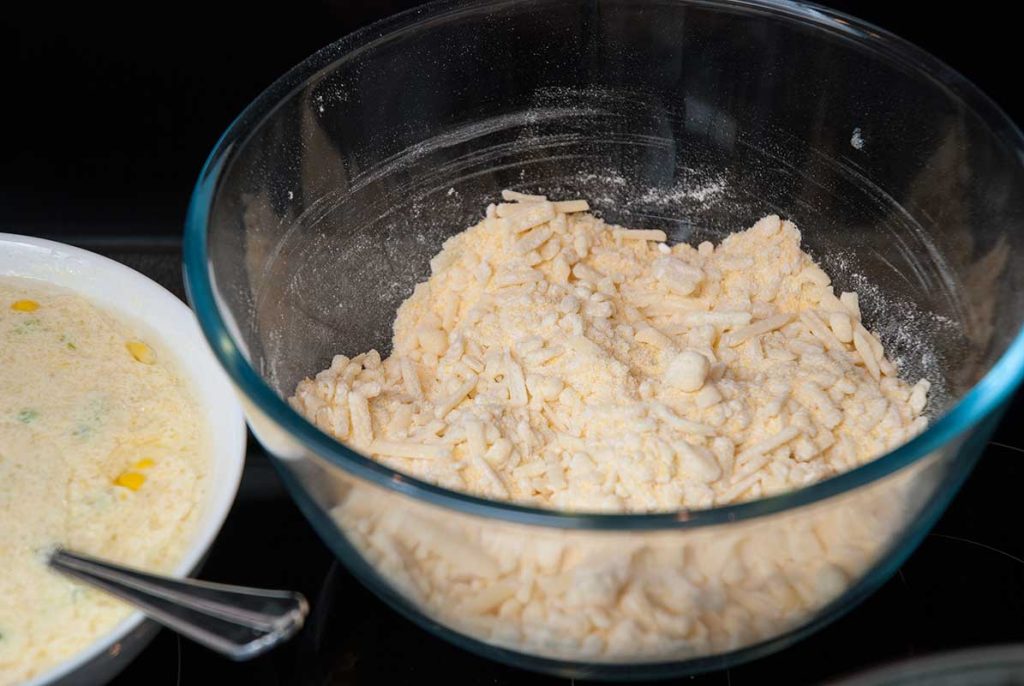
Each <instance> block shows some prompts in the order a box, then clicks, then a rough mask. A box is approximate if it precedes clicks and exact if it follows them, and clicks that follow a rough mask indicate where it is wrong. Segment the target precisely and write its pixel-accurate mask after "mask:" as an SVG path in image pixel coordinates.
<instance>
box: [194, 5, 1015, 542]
mask: <svg viewBox="0 0 1024 686" xmlns="http://www.w3.org/2000/svg"><path fill="white" fill-rule="evenodd" d="M530 2H531V0H470V1H468V2H465V1H463V0H437V1H436V2H431V3H428V4H426V5H423V6H420V7H417V8H413V9H410V10H406V11H405V12H401V13H399V14H396V15H393V16H390V17H387V18H384V19H381V20H379V21H377V22H375V23H372V24H370V25H368V26H365V27H363V28H361V29H358V30H356V31H355V32H353V33H350V34H348V35H346V36H344V37H342V38H340V39H339V40H337V41H335V42H333V43H331V44H330V45H327V46H326V47H324V48H321V49H320V50H319V51H317V52H316V53H314V54H313V55H311V56H310V57H308V58H306V59H305V60H304V61H302V62H301V63H299V64H298V65H297V66H295V67H293V68H292V69H290V70H289V71H288V72H286V73H285V74H284V75H283V76H281V77H280V78H278V79H277V80H276V81H275V82H274V83H273V84H271V85H270V86H269V87H268V88H267V89H266V90H264V91H263V92H262V93H261V94H260V95H259V96H258V97H257V98H256V99H255V100H253V101H252V102H251V103H250V104H249V105H248V106H247V107H246V108H245V109H244V110H243V111H242V112H241V114H239V115H238V117H237V118H236V119H235V120H234V121H233V122H232V123H231V125H230V126H229V127H228V128H227V130H226V131H225V132H224V133H223V134H222V135H221V137H220V139H219V140H218V141H217V143H216V145H215V146H214V148H213V151H212V152H211V153H210V155H209V157H208V158H207V160H206V162H205V164H204V165H203V168H202V170H201V172H200V174H199V178H198V180H197V182H196V185H195V188H194V189H193V193H192V197H191V200H190V202H189V206H188V210H187V215H186V220H185V234H184V243H183V257H184V270H183V273H184V280H185V288H186V292H187V294H188V298H189V301H190V302H191V303H192V305H193V308H194V309H195V311H196V316H197V318H198V320H199V323H200V326H201V328H202V330H203V333H204V335H205V336H206V338H207V341H208V342H209V343H210V346H211V347H212V349H213V352H214V354H215V356H216V357H217V359H218V361H219V362H220V363H221V365H222V366H223V367H224V369H225V371H226V372H227V373H228V375H229V377H230V378H231V380H232V381H233V382H234V384H235V386H236V388H237V389H238V390H239V391H240V392H241V393H242V394H243V395H244V396H245V397H246V399H247V400H248V401H249V402H252V403H253V405H254V406H255V407H256V408H258V409H259V411H260V412H261V413H262V414H263V415H265V416H266V417H267V418H269V419H270V420H271V421H273V422H275V423H276V424H277V425H279V426H280V427H282V428H283V429H285V430H286V431H287V433H288V434H289V435H290V436H291V437H292V438H294V439H297V440H298V441H299V443H300V444H301V445H302V446H303V448H305V449H306V450H308V451H310V452H312V453H313V454H315V455H318V456H320V457H322V458H324V459H326V460H327V461H328V462H330V463H331V464H332V465H333V466H336V467H338V468H341V469H343V470H345V471H346V472H349V473H351V474H353V475H355V476H357V477H359V478H362V479H365V480H367V481H369V482H371V483H374V484H376V485H378V486H381V487H384V488H387V489H390V490H392V491H396V492H398V493H402V494H404V495H406V496H410V497H412V498H415V499H417V500H422V501H424V502H426V503H429V504H432V505H435V506H440V507H444V508H448V509H453V510H457V511H460V512H464V513H467V514H470V515H474V516H478V517H485V518H489V519H498V520H503V521H507V522H512V523H518V524H526V525H533V526H543V527H550V528H557V529H585V530H601V531H636V530H672V529H684V528H694V527H700V526H710V525H718V524H724V523H729V522H735V521H741V520H747V519H753V518H756V517H763V516H768V515H772V514H775V513H780V512H784V511H786V510H791V509H795V508H799V507H803V506H806V505H810V504H813V503H816V502H819V501H823V500H826V499H829V498H832V497H834V496H838V495H841V494H843V493H846V492H849V491H852V490H854V489H856V488H859V487H861V486H864V485H866V484H869V483H871V482H874V481H877V480H878V479H881V478H883V477H885V476H888V475H889V474H892V473H893V472H896V471H898V470H900V469H902V468H904V467H906V466H907V465H910V464H911V463H913V462H916V461H917V460H919V459H921V458H923V457H925V456H926V455H928V454H929V453H930V452H932V451H933V450H935V449H937V448H939V447H941V446H942V445H944V444H946V443H947V442H949V441H951V440H952V439H954V438H955V437H956V436H958V435H959V434H961V433H962V432H964V431H965V430H967V429H969V428H970V427H971V426H973V425H974V424H976V423H978V422H979V421H981V420H982V419H983V418H984V417H986V416H987V415H988V414H990V413H991V412H993V411H994V410H995V409H996V408H997V407H998V406H999V405H1000V404H1001V403H1002V402H1003V401H1005V400H1006V399H1007V398H1008V397H1009V395H1010V393H1011V392H1012V391H1013V389H1014V388H1015V387H1016V386H1017V385H1018V384H1019V383H1020V381H1021V379H1022V377H1024V327H1022V329H1021V330H1019V331H1018V332H1017V335H1016V337H1015V338H1014V340H1013V341H1012V342H1011V343H1010V345H1009V346H1008V347H1007V349H1006V351H1005V352H1004V353H1003V354H1002V356H1000V358H999V359H998V360H997V361H996V363H995V364H994V365H993V366H992V368H991V369H989V371H988V372H987V373H986V374H985V375H984V376H983V377H982V378H981V379H980V380H979V381H978V382H977V383H976V384H975V385H974V386H973V387H972V388H971V389H970V390H969V391H968V392H967V393H966V394H964V396H963V397H962V398H961V399H960V400H959V401H958V402H956V403H955V404H954V405H953V406H952V407H951V408H949V409H948V410H947V411H946V412H945V413H944V414H942V415H941V416H940V417H939V418H938V419H937V420H935V421H934V422H933V423H932V424H930V425H929V426H928V428H927V429H926V430H925V431H924V432H922V433H921V434H919V435H917V436H916V437H914V438H913V439H911V440H910V441H908V442H907V443H904V444H902V445H900V446H898V447H897V448H896V449H894V450H891V451H889V452H887V453H885V454H884V455H881V456H879V457H878V458H876V459H875V460H872V461H871V462H868V463H866V464H864V465H861V466H859V467H857V468H855V469H852V470H850V471H847V472H844V473H842V474H839V475H836V476H834V477H831V478H829V479H825V480H823V481H820V482H817V483H814V484H811V485H809V486H805V487H803V488H800V489H797V490H794V491H789V492H786V493H783V494H780V495H775V496H770V497H767V498H761V499H756V500H751V501H747V502H743V503H738V504H732V505H725V506H721V507H714V508H709V509H704V510H679V511H671V512H657V513H645V514H636V513H579V512H563V511H557V510H548V509H541V508H535V507H529V506H525V505H518V504H514V503H510V502H503V501H496V500H488V499H485V498H479V497H476V496H473V495H469V494H467V493H460V492H457V491H452V490H448V489H445V488H442V487H440V486H435V485H433V484H430V483H427V482H425V481H420V480H418V479H415V478H413V477H410V476H407V475H405V474H402V473H400V472H397V471H395V470H393V469H390V468H388V467H385V466H384V465H382V464H380V463H378V462H375V461H373V460H371V459H370V458H367V457H364V456H363V455H361V454H359V453H357V452H355V451H353V450H351V449H350V448H348V447H346V446H345V445H344V444H343V443H341V442H340V441H337V440H335V439H333V438H331V437H330V436H328V435H327V434H325V433H323V432H321V431H320V430H319V429H317V428H316V427H315V426H314V425H313V424H312V423H310V422H309V421H307V420H306V419H305V418H303V417H302V416H301V415H300V414H299V413H298V412H296V411H295V410H293V409H292V408H291V406H290V405H289V404H288V403H287V402H285V400H284V399H282V398H281V397H280V396H279V395H278V394H277V393H276V392H275V391H274V390H273V389H272V388H270V386H269V385H267V383H266V382H265V381H264V380H263V378H262V377H261V376H260V375H259V374H258V373H257V372H256V370H255V369H253V367H252V365H251V364H250V363H249V361H248V360H247V359H246V357H245V356H244V355H243V354H242V352H241V351H240V349H239V347H238V345H237V344H236V342H235V340H234V338H233V337H232V335H231V333H230V330H229V328H228V326H227V324H226V322H225V319H224V317H223V316H222V314H221V312H220V310H219V307H218V305H217V300H216V297H215V295H214V291H213V276H212V273H211V271H210V269H209V256H208V254H207V249H206V244H207V230H208V219H209V215H210V210H211V208H212V203H213V199H214V196H215V191H216V188H217V185H218V181H219V179H220V175H221V172H222V171H223V170H224V169H225V167H226V166H227V164H228V162H229V161H230V160H231V157H232V153H233V151H234V150H235V149H236V148H239V147H241V146H242V145H244V143H245V142H246V141H247V139H248V137H249V136H250V135H251V134H252V133H253V132H254V131H255V129H256V128H257V127H258V126H259V125H260V124H262V123H263V122H264V121H265V120H266V118H268V117H269V116H270V115H272V114H273V113H274V111H275V110H276V109H277V108H278V107H279V106H280V105H281V104H282V103H283V102H285V101H286V100H287V99H288V98H289V97H290V96H291V95H292V94H294V93H295V92H296V91H297V90H299V89H301V88H302V87H303V86H304V85H305V84H307V83H308V82H310V81H312V80H313V79H315V78H316V77H317V76H318V75H320V73H321V72H322V71H325V70H326V69H328V68H330V67H331V66H332V65H335V64H337V63H339V62H342V61H345V60H350V59H352V58H353V57H355V56H357V55H359V54H361V53H363V52H365V51H367V50H370V49H373V48H374V47H376V46H378V45H381V44H383V43H386V42H389V41H391V40H394V39H396V38H398V37H400V36H402V35H405V34H407V33H409V32H417V31H422V30H426V29H429V28H430V27H431V26H433V25H436V24H438V23H442V22H445V21H448V20H451V19H454V18H457V17H460V16H464V15H467V14H474V13H481V12H486V11H488V10H489V9H492V8H497V7H504V6H508V5H515V4H527V3H530ZM665 4H672V5H680V6H696V7H702V8H710V9H713V10H716V11H721V12H724V13H732V14H745V15H747V16H754V15H764V16H769V17H771V18H772V19H776V20H781V21H788V22H791V23H796V24H803V25H805V26H809V27H811V28H813V29H818V30H821V31H824V32H826V33H830V34H832V35H833V36H835V37H838V38H839V39H841V40H846V41H848V42H849V43H852V44H853V45H855V46H856V47H859V48H861V49H867V50H869V51H872V52H875V53H878V54H880V55H881V56H882V57H884V58H886V59H888V60H890V61H895V62H898V63H902V64H903V66H905V67H910V68H911V69H912V70H914V71H915V72H916V73H918V74H919V75H921V76H924V77H927V78H929V79H930V80H931V81H932V82H933V83H935V84H936V85H937V86H938V87H940V88H942V89H944V90H945V91H946V92H947V94H948V95H950V97H953V98H955V99H957V100H959V101H960V102H962V103H963V104H964V105H965V107H966V111H967V112H970V113H971V114H973V115H974V116H977V117H979V118H980V119H981V120H982V121H983V122H984V123H985V125H986V126H987V127H988V128H989V129H990V131H991V132H992V133H993V135H994V136H995V137H996V138H997V139H999V140H1000V141H1001V142H1002V144H1003V145H1004V146H1005V147H1006V148H1007V149H1009V150H1012V151H1015V152H1016V156H1017V158H1018V159H1019V160H1024V136H1022V135H1021V132H1020V130H1019V129H1018V128H1017V126H1016V125H1015V124H1014V123H1013V121H1012V120H1011V119H1010V118H1009V117H1008V116H1007V115H1006V114H1005V113H1004V112H1003V111H1002V110H1001V109H1000V107H999V106H998V105H996V104H995V103H994V102H993V101H992V100H991V99H989V98H988V96H986V95H985V94H984V93H983V92H982V91H981V90H980V89H978V88H977V87H976V86H974V85H973V84H972V83H971V82H970V81H969V80H968V79H966V78H965V77H963V76H962V75H960V74H959V73H958V72H956V71H955V70H953V69H952V68H950V67H949V66H947V65H946V64H945V63H943V62H942V61H940V60H939V59H938V58H936V57H934V56H932V55H931V54H929V53H928V52H926V51H924V50H923V49H921V48H918V47H917V46H915V45H913V44H911V43H909V42H908V41H906V40H904V39H902V38H899V37H898V36H896V35H894V34H892V33H889V32H888V31H885V30H884V29H880V28H878V27H876V26H874V25H872V24H870V23H868V22H865V21H862V20H860V19H856V18H854V17H851V16H849V15H846V14H844V13H842V12H837V11H834V10H831V9H828V8H825V7H821V6H818V5H815V4H812V3H807V2H798V1H794V0H668V2H667V3H665ZM298 495H299V497H306V494H298Z"/></svg>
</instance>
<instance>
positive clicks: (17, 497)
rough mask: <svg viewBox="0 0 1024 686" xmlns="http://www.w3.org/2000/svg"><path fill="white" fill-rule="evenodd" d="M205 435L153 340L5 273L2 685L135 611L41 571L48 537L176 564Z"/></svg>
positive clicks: (1, 330) (199, 494) (101, 552)
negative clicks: (6, 275) (8, 276)
mask: <svg viewBox="0 0 1024 686" xmlns="http://www.w3.org/2000/svg"><path fill="white" fill-rule="evenodd" d="M205 433H206V430H205V429H204V428H203V426H202V422H201V419H200V415H199V412H198V408H197V405H196V403H195V401H194V399H193V397H192V395H191V392H190V389H188V388H187V386H186V385H185V383H184V382H183V380H182V379H181V378H180V377H179V376H178V375H177V374H176V373H175V371H174V370H173V367H172V365H171V364H170V359H169V358H168V356H167V355H165V354H163V352H162V351H161V350H160V348H159V345H158V342H157V341H153V340H147V338H146V337H145V336H139V335H138V333H137V332H133V331H132V329H131V328H130V327H128V326H126V325H125V324H124V323H122V322H121V321H118V320H117V319H115V318H113V317H111V316H110V315H108V314H107V313H105V312H103V311H101V310H99V309H98V308H96V307H94V306H93V305H92V304H90V303H89V302H88V301H86V300H84V299H83V298H81V297H79V296H77V295H75V294H73V293H71V292H69V291H65V290H60V289H56V288H54V287H51V286H45V285H41V284H39V283H38V282H34V281H27V280H19V279H11V278H0V561H2V565H3V571H2V573H0V685H7V684H14V683H17V682H20V681H22V680H24V679H27V678H30V677H32V676H33V675H36V674H38V673H40V672H41V671H43V670H46V669H48V668H50V667H53V666H55V665H56V664H57V663H58V662H60V661H62V660H64V659H67V658H69V657H71V656H72V655H73V654H74V653H76V652H78V651H80V650H82V649H84V648H85V647H86V646H87V645H88V644H90V643H91V642H93V641H94V640H96V639H97V638H98V637H100V636H101V635H102V634H104V633H105V632H107V631H109V630H111V629H112V628H113V627H114V626H115V625H116V624H117V623H118V622H119V621H121V620H122V619H124V618H125V617H126V616H127V615H128V614H129V613H130V610H129V608H128V607H127V606H126V605H124V604H122V603H120V602H119V601H116V600H114V599H113V598H111V597H109V596H106V595H104V594H103V593H101V592H99V591H93V590H91V589H89V588H86V587H84V586H83V585H81V584H78V583H75V582H72V581H69V580H67V579H65V578H63V577H61V576H58V575H57V574H55V573H52V572H50V571H49V570H48V569H47V568H46V565H45V552H46V551H47V550H48V549H50V548H51V547H52V546H54V545H58V544H59V545H63V546H66V547H68V548H70V549H74V550H76V551H80V552H83V553H87V554H92V555H95V556H97V557H102V558H106V559H110V560H112V561H115V562H119V563H123V564H126V565H131V566H136V567H141V568H144V569H148V570H153V571H157V572H168V571H170V570H171V569H172V568H173V567H174V566H175V565H176V564H177V563H178V562H179V560H180V559H181V557H182V555H183V553H184V550H185V547H186V544H187V542H188V540H189V538H190V536H191V535H192V533H193V531H194V529H195V527H196V523H197V519H198V517H199V514H200V509H201V502H202V501H203V496H204V492H205V488H206V487H205V483H204V480H205V478H206V474H207V468H208V459H209V457H208V450H207V441H206V435H205Z"/></svg>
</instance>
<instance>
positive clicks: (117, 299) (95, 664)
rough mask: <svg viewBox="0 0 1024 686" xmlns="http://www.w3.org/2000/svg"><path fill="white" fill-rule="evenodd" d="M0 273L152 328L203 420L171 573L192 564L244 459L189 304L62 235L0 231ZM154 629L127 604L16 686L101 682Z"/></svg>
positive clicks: (224, 383) (224, 384)
mask: <svg viewBox="0 0 1024 686" xmlns="http://www.w3.org/2000/svg"><path fill="white" fill-rule="evenodd" d="M0 276H16V277H21V278H29V279H39V280H41V281H45V282H47V283H50V284H54V285H57V286H62V287H64V288H67V289H69V290H72V291H75V292H76V293H79V294H81V295H82V296H84V297H86V298H88V299H89V300H90V301H91V302H93V303H95V304H97V305H99V306H100V307H102V308H103V309H105V310H107V311H109V312H111V313H113V314H115V315H117V316H118V317H119V318H121V319H123V320H125V321H126V322H127V323H128V324H129V325H130V326H137V327H138V328H140V329H142V330H144V331H146V330H148V332H149V333H152V334H153V335H154V337H155V339H156V340H158V341H159V342H160V347H161V348H162V349H163V350H166V351H167V352H169V353H170V354H171V355H173V356H174V358H175V363H176V365H177V368H178V370H179V372H180V373H181V374H183V375H184V376H185V377H186V379H187V380H188V382H189V383H190V384H191V387H192V388H193V389H194V392H195V395H196V399H197V401H198V402H199V404H200V407H201V409H202V412H203V414H204V416H205V417H206V418H207V421H208V422H209V424H210V427H211V431H210V436H211V442H212V451H211V459H212V462H213V465H212V478H210V480H209V489H208V491H207V494H206V502H205V503H204V507H203V510H202V517H201V519H200V521H199V526H198V530H197V532H196V534H195V536H194V538H193V539H192V541H191V542H190V543H189V545H188V547H187V549H186V553H185V556H184V558H183V559H182V560H181V562H180V563H179V564H178V566H177V567H176V568H175V569H174V575H175V576H188V575H189V574H191V573H192V572H194V571H196V569H197V568H198V566H199V565H200V563H201V562H202V560H203V558H204V557H205V555H206V552H207V550H209V548H210V546H211V545H212V543H213V539H214V538H215V537H216V536H217V532H218V531H220V527H221V525H222V524H223V523H224V519H225V517H227V514H228V510H229V509H231V504H232V502H234V499H235V493H236V492H237V491H238V483H239V480H240V479H241V476H242V466H243V464H244V461H245V441H246V433H245V422H244V420H243V418H242V411H241V408H240V407H239V405H238V401H237V399H236V395H235V393H234V391H233V389H232V388H231V385H230V383H229V382H228V380H227V377H226V376H225V375H224V373H223V371H221V369H220V367H219V366H218V364H217V363H216V361H215V360H214V358H213V355H212V354H211V352H210V350H209V348H208V346H207V344H206V341H205V339H204V338H203V336H202V334H201V333H200V331H199V326H198V325H197V323H196V321H195V317H194V316H193V315H192V310H190V309H189V308H188V306H187V305H185V303H183V302H181V300H179V299H178V298H176V297H175V296H174V295H173V294H171V293H170V292H169V291H167V290H166V289H165V288H163V287H162V286H160V285H158V284H157V283H155V282H154V281H151V280H150V279H148V278H146V277H145V276H143V275H142V274H139V273H138V272H136V271H135V270H133V269H129V268H128V267H126V266H124V265H123V264H120V263H118V262H115V261H113V260H110V259H107V258H106V257H102V256H100V255H96V254H95V253H91V252H88V251H87V250H81V249H79V248H74V247H71V246H69V245H64V244H62V243H55V242H53V241H47V240H42V239H39V238H31V237H28V236H17V235H13V234H5V233H0ZM155 634H156V628H155V625H153V624H152V623H151V622H148V621H145V617H144V616H143V615H142V613H141V612H134V613H132V614H131V616H129V617H128V618H127V619H125V620H124V621H122V622H121V623H120V624H118V625H117V626H116V627H115V628H114V629H113V630H112V631H110V632H108V633H106V634H105V635H103V636H102V637H100V638H99V639H97V640H96V641H95V642H94V643H92V644H91V645H90V646H89V647H88V649H86V650H83V651H82V652H80V653H78V654H76V655H75V656H73V657H72V658H71V659H69V660H66V661H64V662H62V663H60V664H59V665H57V666H55V667H53V668H52V669H49V670H47V671H46V672H44V673H43V674H40V675H39V676H37V677H36V678H34V679H32V680H31V681H29V682H27V684H25V685H24V686H42V684H57V683H67V684H72V683H74V684H83V683H97V682H99V683H102V682H104V681H107V680H109V679H111V678H113V676H114V675H115V674H117V672H119V671H120V670H121V669H123V668H124V667H125V666H126V665H127V664H128V663H129V662H130V661H131V659H132V658H133V657H135V655H137V654H138V653H139V652H140V651H141V650H142V648H144V647H145V645H146V644H147V643H148V642H149V640H150V639H152V637H153V636H154V635H155Z"/></svg>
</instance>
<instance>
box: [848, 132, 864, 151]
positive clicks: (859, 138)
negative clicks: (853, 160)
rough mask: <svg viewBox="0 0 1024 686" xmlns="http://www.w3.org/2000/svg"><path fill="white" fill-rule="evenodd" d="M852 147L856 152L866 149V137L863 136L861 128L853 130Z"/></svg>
mask: <svg viewBox="0 0 1024 686" xmlns="http://www.w3.org/2000/svg"><path fill="white" fill-rule="evenodd" d="M850 145H852V146H853V147H854V149H855V150H863V149H864V136H863V134H861V131H860V127H859V126H858V127H857V128H855V129H854V130H853V135H852V136H850Z"/></svg>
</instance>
